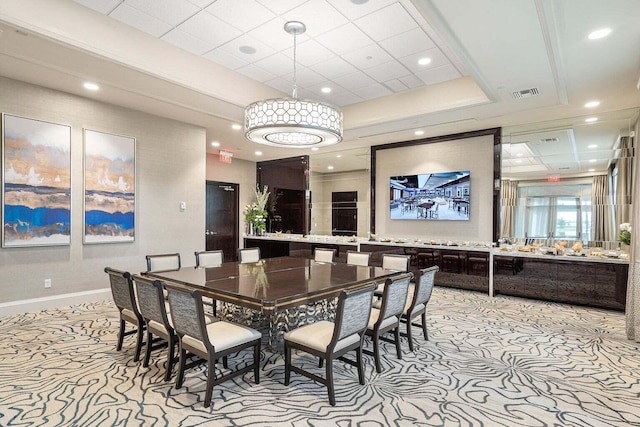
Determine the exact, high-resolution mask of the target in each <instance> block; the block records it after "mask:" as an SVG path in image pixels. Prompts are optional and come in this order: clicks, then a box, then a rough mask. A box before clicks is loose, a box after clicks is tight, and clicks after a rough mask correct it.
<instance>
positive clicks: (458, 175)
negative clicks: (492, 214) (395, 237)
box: [389, 171, 471, 221]
mask: <svg viewBox="0 0 640 427" xmlns="http://www.w3.org/2000/svg"><path fill="white" fill-rule="evenodd" d="M470 177H471V175H470V173H469V171H458V172H438V173H425V174H419V175H402V176H392V177H391V178H389V191H390V197H389V200H390V207H389V212H390V217H391V219H424V220H453V221H468V220H469V212H470V198H469V196H470V194H471V192H470V191H469V182H470Z"/></svg>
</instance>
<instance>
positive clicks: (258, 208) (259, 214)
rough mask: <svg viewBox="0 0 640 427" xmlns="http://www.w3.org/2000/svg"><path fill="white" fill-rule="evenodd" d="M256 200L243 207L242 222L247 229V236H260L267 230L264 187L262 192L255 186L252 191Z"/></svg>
mask: <svg viewBox="0 0 640 427" xmlns="http://www.w3.org/2000/svg"><path fill="white" fill-rule="evenodd" d="M254 192H255V196H256V199H255V201H253V202H252V203H249V204H248V205H247V206H245V207H244V221H245V224H247V226H248V227H249V231H248V234H258V235H262V234H263V233H264V232H265V230H266V229H267V210H266V208H265V207H266V205H267V200H269V194H270V193H269V191H268V187H267V186H266V185H265V186H264V188H263V189H262V191H261V190H260V188H259V187H257V186H256V189H255V190H254Z"/></svg>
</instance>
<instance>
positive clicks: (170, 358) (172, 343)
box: [164, 335, 176, 381]
mask: <svg viewBox="0 0 640 427" xmlns="http://www.w3.org/2000/svg"><path fill="white" fill-rule="evenodd" d="M175 347H176V339H175V338H174V337H172V336H171V335H169V345H167V367H166V369H165V372H164V380H165V381H169V380H170V379H171V371H173V365H174V363H175V356H174V354H175Z"/></svg>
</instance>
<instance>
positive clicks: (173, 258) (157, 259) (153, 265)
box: [146, 253, 181, 272]
mask: <svg viewBox="0 0 640 427" xmlns="http://www.w3.org/2000/svg"><path fill="white" fill-rule="evenodd" d="M146 258H147V271H148V272H151V271H169V270H180V266H181V264H180V254H177V253H176V254H159V255H147V256H146Z"/></svg>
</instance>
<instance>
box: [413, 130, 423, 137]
mask: <svg viewBox="0 0 640 427" xmlns="http://www.w3.org/2000/svg"><path fill="white" fill-rule="evenodd" d="M413 134H414V135H415V136H420V135H424V131H423V130H417V131H415V132H414V133H413Z"/></svg>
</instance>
